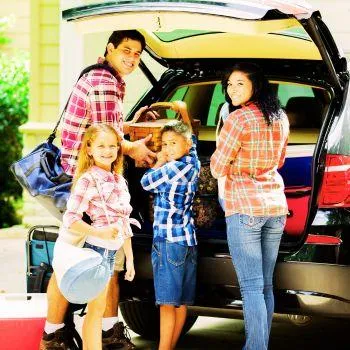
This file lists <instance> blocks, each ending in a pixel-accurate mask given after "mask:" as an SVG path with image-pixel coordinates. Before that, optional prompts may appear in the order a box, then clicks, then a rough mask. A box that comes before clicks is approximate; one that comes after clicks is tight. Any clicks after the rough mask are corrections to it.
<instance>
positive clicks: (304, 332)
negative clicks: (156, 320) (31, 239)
mask: <svg viewBox="0 0 350 350" xmlns="http://www.w3.org/2000/svg"><path fill="white" fill-rule="evenodd" d="M19 236H21V237H23V235H19ZM0 237H1V235H0ZM25 289H26V287H25V239H24V238H12V239H7V238H0V292H1V293H24V292H25ZM0 299H1V298H0ZM0 318H1V310H0ZM76 323H77V325H78V328H80V327H81V323H82V319H81V318H80V317H78V316H76ZM349 325H350V324H349V323H348V322H345V321H344V322H343V321H330V320H328V321H324V320H322V321H315V322H314V323H313V324H312V325H311V326H309V327H295V326H292V325H291V324H290V323H288V322H287V321H286V318H285V317H284V316H277V317H275V319H274V323H273V327H272V335H271V346H270V350H280V349H283V350H295V349H301V350H304V349H308V350H313V349H315V350H316V349H317V350H333V349H335V350H348V349H350V345H349V344H350V336H349V329H350V327H349ZM131 336H132V340H133V342H134V343H135V344H136V345H137V348H138V349H145V350H146V349H155V348H156V342H155V341H149V340H145V339H142V338H141V337H139V336H138V335H137V334H135V333H133V332H131ZM243 341H244V332H243V322H242V321H240V320H230V319H219V318H211V317H199V318H198V320H197V322H196V323H195V325H194V326H193V328H192V329H191V331H190V332H189V333H188V334H187V335H186V336H185V337H184V338H183V339H182V340H181V342H180V343H179V346H178V348H177V349H178V350H184V349H193V350H195V349H196V350H197V349H198V350H199V349H213V350H214V349H241V348H242V345H243ZM0 348H1V344H0Z"/></svg>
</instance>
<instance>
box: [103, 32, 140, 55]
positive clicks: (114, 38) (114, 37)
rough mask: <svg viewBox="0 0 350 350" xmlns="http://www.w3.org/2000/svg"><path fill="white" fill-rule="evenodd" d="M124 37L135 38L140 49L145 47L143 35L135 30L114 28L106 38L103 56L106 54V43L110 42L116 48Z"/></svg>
mask: <svg viewBox="0 0 350 350" xmlns="http://www.w3.org/2000/svg"><path fill="white" fill-rule="evenodd" d="M124 39H131V40H136V41H139V42H140V43H141V48H142V51H143V50H144V48H145V47H146V40H145V37H144V36H143V35H142V34H141V33H140V32H138V31H137V30H115V31H114V32H113V33H112V34H111V36H110V37H109V39H108V42H107V44H106V50H105V54H104V56H105V57H106V56H107V45H108V44H109V43H112V44H113V45H114V47H115V48H116V47H117V46H118V45H119V44H120V43H121V42H122V41H123V40H124Z"/></svg>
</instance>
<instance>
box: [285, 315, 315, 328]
mask: <svg viewBox="0 0 350 350" xmlns="http://www.w3.org/2000/svg"><path fill="white" fill-rule="evenodd" d="M287 318H288V320H289V322H291V323H292V324H293V325H294V326H298V327H306V326H309V325H310V324H311V323H312V317H311V316H305V315H292V314H288V315H287Z"/></svg>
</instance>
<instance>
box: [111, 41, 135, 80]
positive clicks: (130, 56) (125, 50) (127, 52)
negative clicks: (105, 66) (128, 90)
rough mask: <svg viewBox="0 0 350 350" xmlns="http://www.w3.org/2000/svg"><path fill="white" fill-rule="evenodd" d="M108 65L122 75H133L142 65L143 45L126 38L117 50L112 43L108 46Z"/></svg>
mask: <svg viewBox="0 0 350 350" xmlns="http://www.w3.org/2000/svg"><path fill="white" fill-rule="evenodd" d="M107 52H108V54H107V56H106V59H107V61H108V63H109V64H110V65H111V66H112V67H113V68H114V69H115V70H116V71H117V72H118V73H119V74H120V75H121V76H124V75H128V74H130V73H132V72H133V71H134V70H135V69H136V68H137V67H138V65H139V63H140V56H141V52H142V46H141V43H140V42H139V41H137V40H132V39H128V38H125V39H124V40H123V41H122V42H121V43H120V44H119V45H118V46H117V47H116V48H115V47H114V45H113V44H112V43H109V44H108V45H107Z"/></svg>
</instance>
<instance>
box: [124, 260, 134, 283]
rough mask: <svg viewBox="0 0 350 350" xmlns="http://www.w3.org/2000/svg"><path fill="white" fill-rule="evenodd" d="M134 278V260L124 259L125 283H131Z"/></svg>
mask: <svg viewBox="0 0 350 350" xmlns="http://www.w3.org/2000/svg"><path fill="white" fill-rule="evenodd" d="M134 277H135V267H134V260H133V259H126V272H125V277H124V278H125V279H126V280H127V281H132V280H133V279H134Z"/></svg>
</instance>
